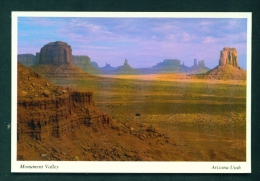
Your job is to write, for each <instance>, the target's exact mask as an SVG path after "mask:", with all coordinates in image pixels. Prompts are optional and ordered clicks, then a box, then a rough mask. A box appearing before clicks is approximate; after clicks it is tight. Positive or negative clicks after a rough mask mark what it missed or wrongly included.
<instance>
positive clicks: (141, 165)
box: [11, 12, 252, 173]
mask: <svg viewBox="0 0 260 181" xmlns="http://www.w3.org/2000/svg"><path fill="white" fill-rule="evenodd" d="M251 31H252V14H251V13H249V12H248V13H221V12H219V13H210V12H209V13H195V12H194V13H192V12H189V13H175V12H12V124H11V131H12V139H11V140H12V143H11V145H12V150H11V151H12V153H11V160H12V163H11V165H12V166H11V170H12V172H27V173H28V172H29V173H251V39H252V38H251Z"/></svg>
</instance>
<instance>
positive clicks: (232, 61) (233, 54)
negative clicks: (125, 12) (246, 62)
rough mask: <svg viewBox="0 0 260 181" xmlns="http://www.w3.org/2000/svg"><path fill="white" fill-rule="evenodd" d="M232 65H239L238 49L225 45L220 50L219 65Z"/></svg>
mask: <svg viewBox="0 0 260 181" xmlns="http://www.w3.org/2000/svg"><path fill="white" fill-rule="evenodd" d="M226 64H229V65H232V66H234V67H238V56H237V50H236V49H235V48H228V47H225V48H223V50H221V52H220V58H219V65H220V66H223V65H226Z"/></svg>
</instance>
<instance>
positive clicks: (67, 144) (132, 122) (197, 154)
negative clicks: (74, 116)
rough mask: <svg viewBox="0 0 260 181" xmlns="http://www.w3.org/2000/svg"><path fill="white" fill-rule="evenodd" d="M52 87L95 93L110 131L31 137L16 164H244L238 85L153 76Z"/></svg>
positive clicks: (242, 88) (242, 93)
mask: <svg viewBox="0 0 260 181" xmlns="http://www.w3.org/2000/svg"><path fill="white" fill-rule="evenodd" d="M175 76H176V75H175ZM180 76H181V75H180ZM183 78H184V77H183ZM51 82H53V83H54V84H56V85H60V86H68V87H71V88H72V89H77V90H88V91H93V92H94V102H95V105H96V106H97V107H98V108H99V109H100V110H102V111H103V112H105V113H107V114H109V115H110V116H112V118H113V122H112V123H111V125H110V126H108V127H103V126H99V127H98V126H97V127H96V128H93V127H86V126H81V128H80V130H79V131H78V132H75V133H74V134H73V135H71V136H66V137H64V138H59V139H58V138H50V139H51V141H50V142H42V143H40V142H38V141H34V140H31V139H30V138H28V139H27V140H26V141H25V142H24V143H23V144H20V145H18V158H19V155H20V157H21V155H23V158H20V159H24V160H98V161H99V160H111V161H112V160H114V161H119V160H121V161H122V160H134V161H245V160H246V83H245V82H243V81H232V82H231V81H211V80H193V79H189V80H186V78H185V80H184V81H183V80H182V79H181V78H180V77H179V78H176V79H174V78H172V77H171V75H150V76H146V77H145V76H140V77H139V76H113V77H112V76H110V77H109V78H104V77H97V78H90V79H67V80H64V79H53V80H51ZM28 149H32V152H31V153H30V154H29V153H28V154H27V153H26V150H28ZM42 154H43V155H44V156H42Z"/></svg>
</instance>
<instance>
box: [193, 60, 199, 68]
mask: <svg viewBox="0 0 260 181" xmlns="http://www.w3.org/2000/svg"><path fill="white" fill-rule="evenodd" d="M193 66H194V67H197V66H198V64H197V59H194V64H193Z"/></svg>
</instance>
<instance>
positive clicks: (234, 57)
mask: <svg viewBox="0 0 260 181" xmlns="http://www.w3.org/2000/svg"><path fill="white" fill-rule="evenodd" d="M195 77H197V78H205V79H218V80H246V71H245V70H244V69H242V68H241V67H239V65H238V54H237V50H236V49H235V48H227V47H225V48H223V50H221V52H220V58H219V65H218V66H217V67H215V68H214V69H211V70H209V71H208V72H206V73H204V74H201V75H197V76H195Z"/></svg>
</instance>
